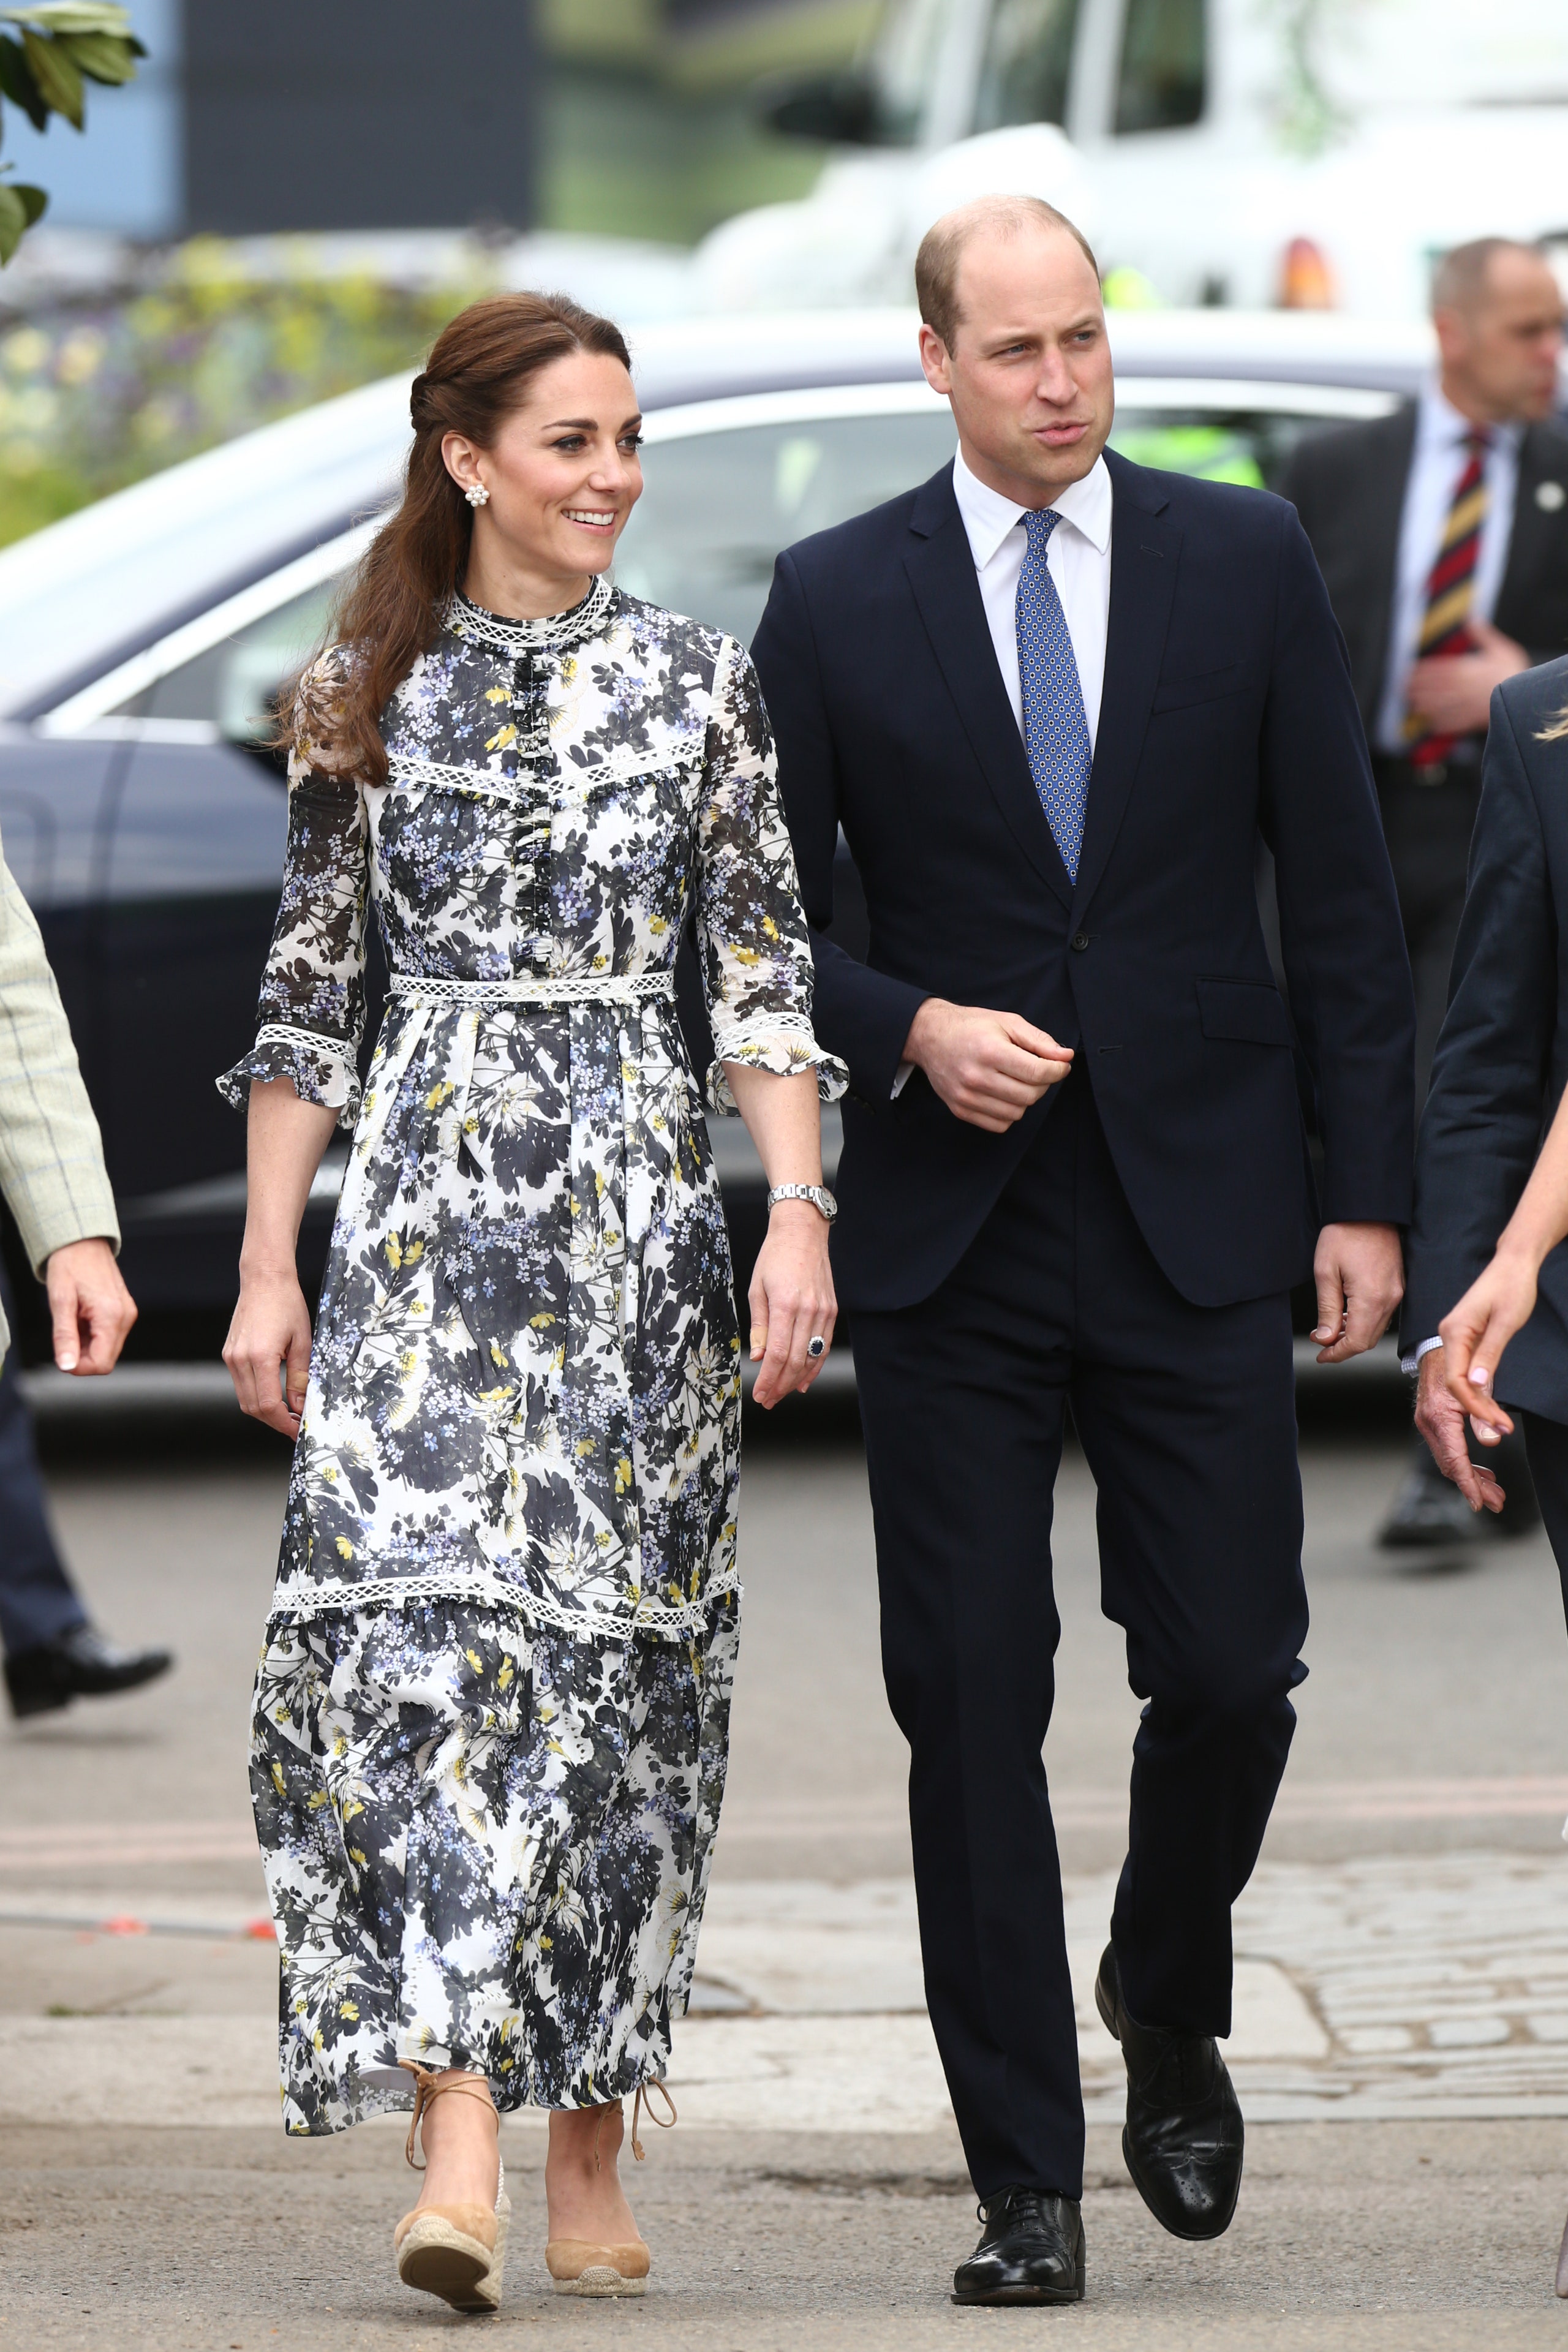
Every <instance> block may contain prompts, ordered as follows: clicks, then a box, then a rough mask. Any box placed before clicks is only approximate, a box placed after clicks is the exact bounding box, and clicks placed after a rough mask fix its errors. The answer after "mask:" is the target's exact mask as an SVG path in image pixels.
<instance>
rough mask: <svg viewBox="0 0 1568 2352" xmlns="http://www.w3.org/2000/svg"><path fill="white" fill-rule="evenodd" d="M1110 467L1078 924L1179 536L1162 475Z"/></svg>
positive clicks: (1110, 460) (1127, 761) (1139, 736)
mask: <svg viewBox="0 0 1568 2352" xmlns="http://www.w3.org/2000/svg"><path fill="white" fill-rule="evenodd" d="M1105 462H1106V464H1107V466H1108V467H1110V482H1111V509H1110V613H1109V614H1108V616H1107V623H1106V634H1105V683H1104V686H1103V688H1101V691H1100V726H1099V728H1098V730H1096V735H1095V744H1094V765H1093V766H1092V768H1091V769H1090V770H1089V805H1088V808H1087V809H1086V811H1085V814H1084V828H1083V849H1082V852H1081V854H1080V856H1079V862H1078V887H1077V888H1076V889H1075V891H1074V892H1073V899H1072V911H1073V919H1074V923H1075V926H1076V923H1077V920H1078V919H1079V917H1080V916H1081V915H1082V913H1083V910H1084V908H1086V907H1087V906H1088V905H1089V900H1090V898H1092V897H1093V896H1094V893H1095V890H1096V888H1097V887H1098V886H1099V883H1100V877H1101V876H1102V875H1103V873H1104V872H1105V866H1106V860H1107V859H1108V858H1109V857H1110V852H1111V847H1112V845H1113V844H1114V842H1115V840H1116V836H1117V834H1118V833H1119V832H1120V830H1121V820H1122V817H1123V816H1124V815H1125V814H1126V810H1127V801H1128V795H1129V794H1130V793H1131V790H1132V779H1133V777H1134V776H1135V775H1136V773H1137V772H1138V761H1139V756H1140V754H1141V752H1142V749H1143V738H1144V735H1145V733H1146V732H1147V731H1148V726H1149V709H1150V705H1151V704H1152V701H1153V699H1154V685H1155V680H1156V679H1157V678H1158V677H1159V675H1160V664H1161V662H1162V660H1163V657H1164V651H1165V631H1166V628H1167V626H1168V625H1169V623H1170V618H1171V605H1172V603H1173V600H1174V597H1175V593H1176V565H1177V562H1178V560H1179V558H1180V554H1181V547H1182V534H1181V532H1180V530H1178V529H1177V528H1176V526H1175V525H1174V524H1173V523H1171V522H1168V521H1167V520H1166V519H1165V515H1164V511H1163V509H1164V508H1165V506H1166V505H1167V503H1168V501H1167V499H1166V497H1165V494H1164V491H1163V489H1162V488H1161V487H1160V478H1159V476H1158V475H1157V474H1151V473H1149V472H1148V471H1146V469H1145V468H1144V467H1142V466H1131V465H1129V464H1128V463H1127V461H1126V459H1125V458H1122V457H1117V456H1116V455H1115V453H1114V451H1111V450H1107V452H1106V457H1105Z"/></svg>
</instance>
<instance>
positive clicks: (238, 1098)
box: [217, 1022, 360, 1130]
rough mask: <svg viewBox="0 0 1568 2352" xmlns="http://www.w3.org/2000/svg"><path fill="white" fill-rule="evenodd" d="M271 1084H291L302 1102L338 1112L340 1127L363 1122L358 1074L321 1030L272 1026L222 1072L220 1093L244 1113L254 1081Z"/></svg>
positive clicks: (334, 1040) (335, 1042)
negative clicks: (282, 1081)
mask: <svg viewBox="0 0 1568 2352" xmlns="http://www.w3.org/2000/svg"><path fill="white" fill-rule="evenodd" d="M270 1078H289V1079H290V1080H292V1082H293V1087H294V1091H295V1093H296V1094H297V1095H298V1096H299V1097H300V1101H301V1102H312V1103H320V1104H321V1107H322V1108H323V1109H324V1110H335V1111H336V1112H337V1115H338V1125H339V1126H340V1127H346V1128H348V1129H351V1130H352V1129H353V1124H354V1121H355V1120H356V1119H357V1118H358V1117H359V1105H360V1082H359V1071H358V1070H357V1068H356V1067H355V1066H354V1064H353V1062H352V1061H351V1060H350V1058H349V1055H348V1053H347V1051H346V1050H345V1048H344V1046H343V1045H342V1043H341V1041H340V1040H339V1039H337V1038H335V1037H327V1036H323V1035H322V1034H321V1032H320V1031H319V1030H315V1029H291V1028H289V1027H287V1026H286V1025H285V1024H283V1023H281V1022H268V1024H266V1026H265V1027H263V1028H261V1029H258V1031H257V1033H256V1043H255V1045H253V1046H252V1047H251V1049H250V1051H249V1053H248V1054H247V1055H246V1056H245V1058H244V1060H243V1061H239V1062H237V1063H236V1064H235V1066H234V1067H233V1069H232V1070H226V1071H225V1072H224V1074H223V1076H222V1077H221V1078H219V1080H218V1082H217V1090H218V1092H219V1094H220V1095H222V1097H223V1098H224V1100H225V1102H226V1103H230V1104H232V1105H233V1107H234V1108H235V1109H236V1110H244V1109H245V1108H247V1105H248V1103H249V1100H250V1088H251V1084H252V1081H253V1080H257V1079H259V1080H261V1081H262V1082H263V1083H265V1082H266V1081H267V1080H268V1079H270Z"/></svg>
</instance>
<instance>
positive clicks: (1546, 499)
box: [1535, 482, 1568, 514]
mask: <svg viewBox="0 0 1568 2352" xmlns="http://www.w3.org/2000/svg"><path fill="white" fill-rule="evenodd" d="M1565 501H1568V490H1565V489H1564V488H1563V485H1562V483H1561V482H1537V484H1536V485H1535V503H1536V505H1537V506H1538V507H1539V508H1540V509H1541V510H1542V514H1555V513H1556V512H1557V509H1558V508H1559V507H1561V506H1562V505H1563V503H1564V502H1565Z"/></svg>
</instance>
